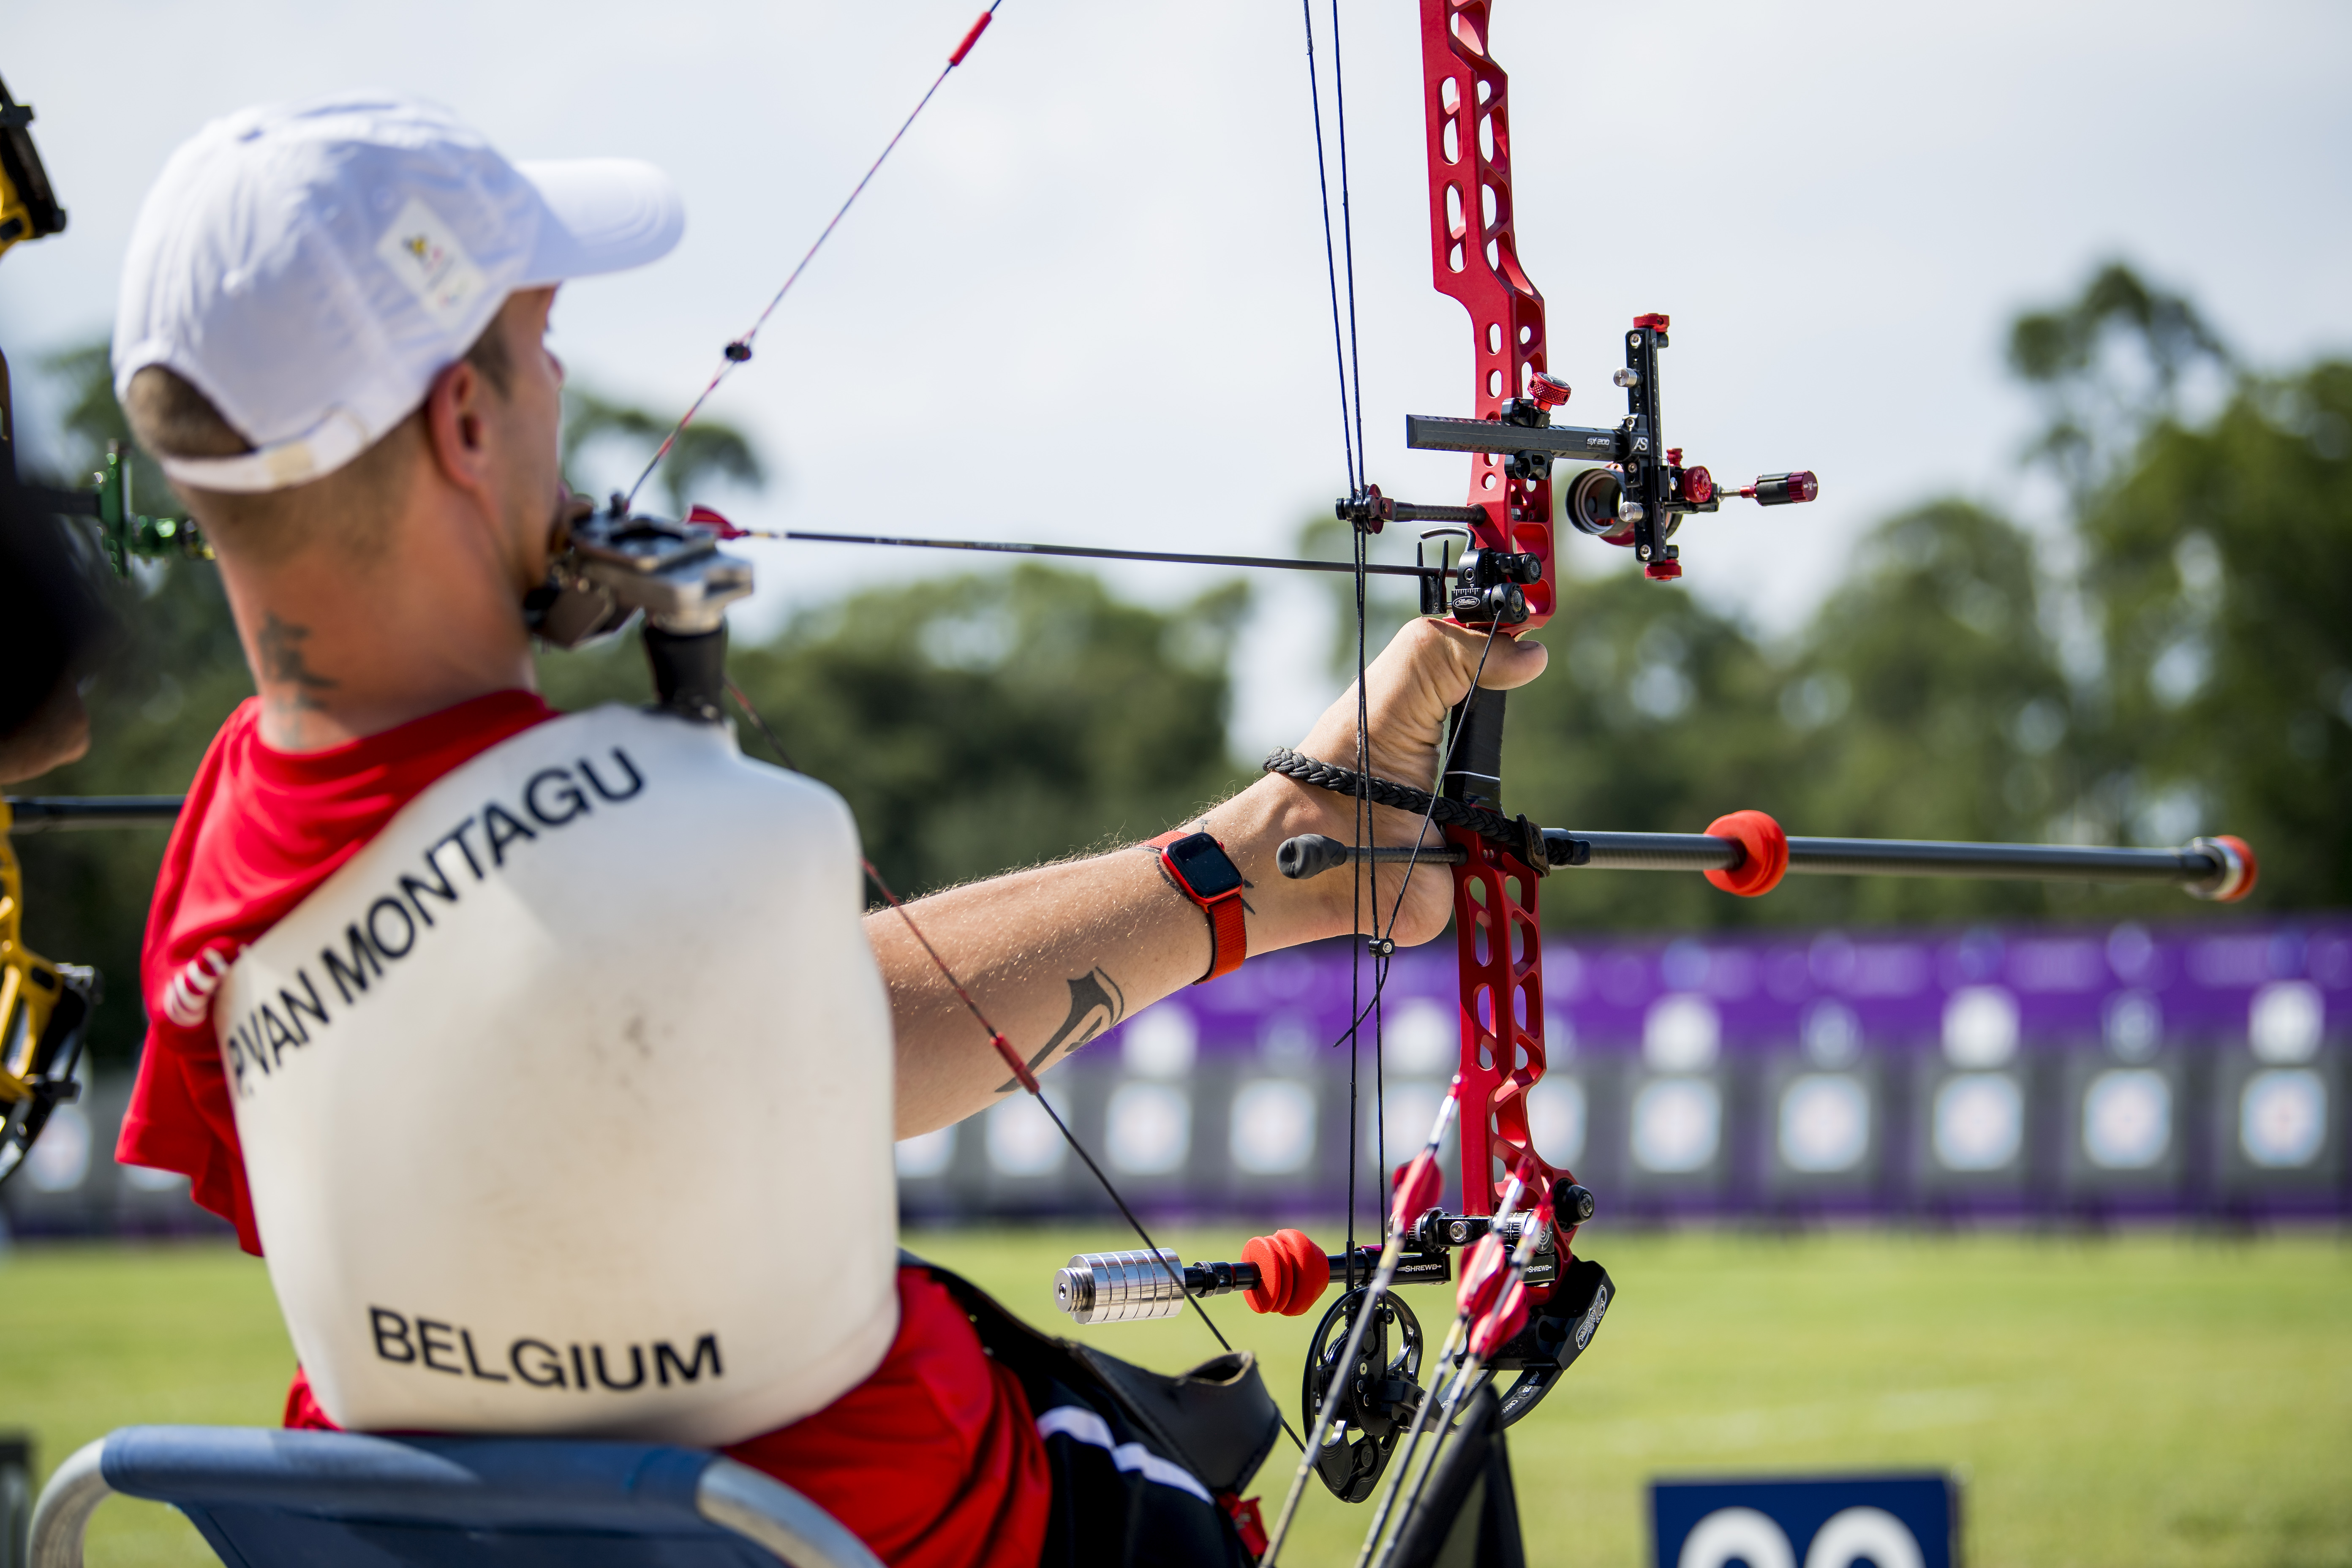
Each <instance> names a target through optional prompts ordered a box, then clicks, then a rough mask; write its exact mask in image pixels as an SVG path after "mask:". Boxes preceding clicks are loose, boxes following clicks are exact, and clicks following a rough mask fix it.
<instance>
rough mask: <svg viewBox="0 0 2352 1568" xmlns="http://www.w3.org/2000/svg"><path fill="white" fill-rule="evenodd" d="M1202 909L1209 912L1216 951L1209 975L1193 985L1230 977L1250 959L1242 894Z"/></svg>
mask: <svg viewBox="0 0 2352 1568" xmlns="http://www.w3.org/2000/svg"><path fill="white" fill-rule="evenodd" d="M1202 909H1204V910H1207V911H1208V916H1209V936H1210V940H1211V941H1213V942H1215V943H1216V951H1215V952H1213V953H1211V954H1210V955H1209V973H1206V974H1203V975H1202V976H1201V978H1200V979H1199V980H1196V981H1194V982H1193V984H1195V985H1198V984H1203V983H1205V982H1207V981H1211V980H1214V979H1216V978H1217V977H1218V976H1219V975H1222V974H1231V973H1233V972H1234V970H1236V969H1239V968H1240V967H1241V966H1242V960H1243V959H1244V958H1247V957H1248V956H1249V925H1248V922H1247V921H1244V918H1243V911H1242V896H1241V894H1240V893H1239V892H1238V891H1235V892H1231V893H1227V894H1226V895H1225V896H1224V897H1223V898H1222V899H1213V900H1210V901H1209V902H1208V903H1206V904H1203V905H1202Z"/></svg>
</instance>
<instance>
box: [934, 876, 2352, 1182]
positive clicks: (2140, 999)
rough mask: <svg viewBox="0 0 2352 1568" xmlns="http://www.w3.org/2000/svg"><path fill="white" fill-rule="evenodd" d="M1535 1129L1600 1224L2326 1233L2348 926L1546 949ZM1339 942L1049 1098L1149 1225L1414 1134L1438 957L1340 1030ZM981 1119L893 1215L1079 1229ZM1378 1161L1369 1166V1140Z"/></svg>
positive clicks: (1395, 979) (1194, 1005)
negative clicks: (1353, 1078) (1543, 1044)
mask: <svg viewBox="0 0 2352 1568" xmlns="http://www.w3.org/2000/svg"><path fill="white" fill-rule="evenodd" d="M1545 963H1546V973H1545V981H1546V993H1545V1012H1546V1014H1547V1029H1546V1034H1547V1037H1548V1039H1549V1048H1550V1059H1551V1071H1550V1073H1549V1075H1548V1077H1547V1079H1546V1080H1545V1082H1544V1083H1543V1084H1542V1085H1539V1086H1538V1089H1536V1091H1535V1093H1534V1094H1533V1095H1532V1096H1531V1097H1530V1121H1531V1124H1532V1126H1533V1128H1534V1133H1535V1142H1536V1145H1537V1147H1538V1149H1539V1150H1541V1151H1542V1152H1544V1154H1545V1155H1546V1157H1547V1158H1549V1159H1550V1160H1552V1161H1553V1162H1554V1163H1562V1164H1568V1165H1571V1166H1573V1168H1574V1169H1575V1170H1576V1171H1577V1173H1578V1174H1579V1176H1580V1178H1581V1179H1583V1180H1585V1181H1586V1183H1587V1184H1589V1185H1591V1186H1592V1187H1593V1188H1594V1190H1595V1191H1596V1192H1597V1193H1598V1194H1600V1196H1601V1203H1602V1205H1603V1212H1604V1214H1613V1215H1618V1216H1632V1217H1664V1216H1669V1215H1765V1216H1770V1215H1776V1214H1780V1215H1802V1214H1806V1213H1811V1212H1822V1213H1856V1214H1870V1213H1878V1214H1883V1215H1889V1216H1892V1217H1906V1216H1911V1217H1922V1218H1931V1219H1932V1218H1935V1217H1937V1216H1940V1215H1962V1214H1974V1213H1989V1214H2004V1213H2005V1214H2011V1215H2020V1214H2022V1215H2032V1214H2037V1213H2047V1214H2053V1215H2077V1216H2085V1217H2088V1216H2098V1215H2167V1214H2172V1215H2192V1216H2193V1215H2211V1216H2217V1217H2226V1216H2230V1215H2247V1216H2253V1215H2295V1214H2303V1215H2343V1214H2345V1213H2347V1212H2352V1205H2347V1184H2346V1171H2347V1163H2346V1160H2345V1157H2344V1146H2345V1132H2346V1118H2345V1101H2346V1092H2345V1091H2346V1087H2347V1085H2346V1081H2345V1058H2346V1056H2347V1049H2346V1045H2347V1037H2352V918H2347V917H2341V916H2336V917H2326V918H2317V919H2309V920H2298V921H2228V922H2223V921H2203V922H2198V923H2193V924H2191V923H2184V924H2181V925H2179V926H2162V925H2147V926H2144V925H2141V924H2138V923H2125V924H2120V925H2114V926H2104V927H2096V928H2087V927H2086V928H2046V927H2007V928H1997V927H1979V928H1973V929H1969V930H1965V931H1870V932H1861V933H1844V932H1838V931H1815V932H1793V933H1777V934H1770V935H1758V936H1737V937H1710V938H1690V937H1682V938H1672V939H1650V940H1643V939H1626V940H1607V939H1596V938H1589V937H1585V938H1580V937H1572V936H1571V937H1556V938H1552V939H1549V940H1548V941H1547V942H1546V951H1545ZM1361 984H1362V986H1363V987H1365V988H1367V989H1362V990H1360V989H1359V983H1358V979H1357V976H1356V974H1355V966H1354V963H1353V962H1352V960H1351V957H1350V955H1349V952H1348V950H1347V949H1346V947H1344V946H1342V945H1338V944H1334V945H1332V946H1328V947H1324V948H1319V949H1311V950H1303V951H1300V952H1290V953H1277V954H1273V955H1269V956H1267V957H1265V958H1260V959H1254V960H1252V961H1251V962H1250V963H1247V964H1246V965H1244V967H1243V968H1242V969H1241V970H1240V971H1238V972H1236V973H1234V974H1233V975H1230V976H1228V977H1227V978H1225V979H1224V980H1222V981H1220V982H1218V983H1217V984H1213V985H1207V986H1202V987H1199V988H1197V989H1195V990H1192V991H1188V992H1185V993H1183V994H1180V995H1178V996H1175V997H1171V998H1170V999H1169V1000H1168V1001H1166V1002H1163V1003H1161V1004H1160V1005H1157V1006H1154V1007H1150V1008H1147V1009H1145V1010H1143V1011H1142V1012H1141V1013H1139V1014H1138V1015H1137V1016H1134V1017H1132V1018H1130V1019H1129V1020H1127V1021H1126V1022H1125V1023H1124V1024H1122V1025H1121V1026H1118V1027H1117V1028H1113V1029H1109V1030H1108V1031H1107V1032H1106V1033H1104V1034H1103V1035H1102V1036H1101V1037H1100V1038H1098V1039H1097V1040H1096V1041H1095V1042H1094V1043H1093V1044H1091V1045H1089V1046H1088V1047H1086V1049H1085V1050H1083V1051H1082V1052H1080V1053H1079V1054H1078V1056H1077V1057H1076V1058H1073V1059H1072V1060H1071V1061H1070V1062H1069V1063H1068V1064H1067V1065H1066V1066H1065V1067H1063V1068H1060V1069H1058V1070H1057V1071H1056V1072H1055V1073H1054V1074H1052V1075H1050V1076H1049V1078H1048V1079H1047V1080H1046V1082H1047V1087H1048V1091H1049V1093H1051V1094H1052V1095H1053V1096H1054V1097H1055V1100H1056V1101H1057V1102H1058V1103H1060V1104H1061V1105H1062V1106H1063V1107H1064V1108H1065V1109H1066V1111H1067V1113H1068V1114H1070V1115H1071V1117H1072V1118H1073V1120H1074V1123H1075V1125H1076V1127H1077V1129H1078V1131H1080V1133H1081V1136H1083V1137H1084V1138H1086V1140H1087V1145H1088V1147H1089V1149H1091V1150H1093V1151H1095V1152H1097V1154H1098V1156H1099V1157H1101V1158H1103V1159H1104V1161H1105V1163H1107V1164H1108V1166H1109V1167H1110V1168H1111V1170H1112V1172H1113V1173H1114V1175H1115V1176H1116V1177H1118V1179H1119V1181H1120V1184H1121V1187H1122V1189H1123V1190H1132V1191H1133V1192H1135V1193H1136V1194H1138V1195H1139V1196H1140V1197H1141V1198H1142V1199H1143V1201H1145V1202H1146V1203H1148V1204H1150V1205H1151V1206H1154V1207H1156V1208H1159V1209H1160V1210H1163V1211H1169V1210H1182V1211H1196V1212H1207V1211H1238V1212H1244V1213H1248V1214H1253V1215H1262V1214H1269V1213H1271V1214H1299V1215H1311V1214H1316V1213H1318V1212H1319V1213H1327V1214H1328V1213H1329V1212H1331V1211H1332V1210H1333V1209H1335V1208H1336V1207H1337V1206H1338V1205H1339V1203H1340V1202H1341V1199H1342V1195H1343V1194H1344V1193H1345V1191H1346V1187H1347V1176H1348V1171H1349V1147H1348V1145H1349V1128H1350V1126H1351V1125H1352V1126H1353V1127H1354V1128H1355V1130H1356V1134H1357V1136H1356V1142H1357V1151H1356V1160H1357V1165H1356V1169H1357V1170H1358V1172H1359V1173H1360V1176H1361V1177H1368V1176H1369V1173H1370V1172H1372V1171H1374V1170H1375V1169H1377V1168H1379V1167H1378V1165H1377V1163H1376V1162H1377V1161H1378V1160H1379V1159H1381V1158H1383V1157H1385V1158H1386V1159H1387V1160H1388V1161H1389V1162H1390V1163H1394V1162H1395V1161H1396V1160H1399V1159H1402V1158H1403V1157H1404V1155H1405V1153H1406V1152H1409V1151H1410V1149H1411V1148H1412V1146H1414V1145H1417V1144H1418V1142H1419V1141H1420V1139H1421V1137H1422V1136H1423V1133H1424V1132H1425V1131H1426V1129H1427V1126H1428V1120H1429V1116H1430V1113H1431V1111H1432V1110H1433V1108H1434V1106H1435V1104H1436V1102H1437V1099H1438V1096H1439V1094H1440V1092H1441V1091H1442V1089H1443V1086H1444V1080H1445V1079H1446V1078H1447V1076H1448V1075H1449V1074H1450V1073H1451V1071H1452V1069H1453V1063H1454V1058H1455V1055H1456V1053H1457V1050H1458V1044H1457V1041H1458V1024H1457V1020H1456V1013H1455V1005H1456V1004H1455V994H1456V991H1455V981H1454V956H1453V943H1452V940H1451V938H1450V937H1449V938H1447V939H1444V940H1443V941H1441V942H1436V943H1433V944H1431V945H1430V946H1429V947H1426V948H1423V949H1421V950H1418V951H1415V952H1409V953H1405V954H1401V955H1400V956H1399V957H1398V959H1397V960H1396V963H1395V967H1394V970H1393V972H1392V973H1391V977H1390V980H1389V984H1388V987H1387V991H1386V994H1385V997H1384V1005H1383V1007H1382V1009H1381V1042H1380V1043H1381V1049H1380V1053H1379V1056H1380V1064H1379V1069H1378V1070H1379V1071H1380V1073H1381V1076H1382V1078H1383V1079H1384V1080H1385V1088H1386V1091H1387V1092H1386V1097H1385V1098H1386V1101H1387V1106H1388V1116H1387V1124H1386V1126H1385V1127H1381V1126H1379V1125H1376V1124H1375V1122H1374V1121H1373V1119H1372V1117H1371V1115H1370V1103H1371V1100H1372V1098H1373V1094H1372V1085H1373V1074H1374V1071H1375V1068H1374V1062H1373V1050H1372V1031H1371V1026H1370V1022H1369V1020H1368V1021H1367V1024H1366V1026H1365V1028H1364V1030H1363V1034H1362V1040H1361V1044H1360V1048H1359V1051H1358V1054H1357V1068H1358V1073H1359V1080H1358V1087H1357V1091H1356V1113H1355V1115H1353V1116H1352V1117H1351V1115H1350V1112H1349V1053H1348V1050H1347V1049H1346V1047H1345V1046H1344V1045H1341V1046H1339V1047H1336V1048H1335V1047H1334V1043H1333V1042H1335V1041H1338V1040H1340V1039H1341V1037H1343V1036H1344V1034H1345V1032H1346V1028H1347V1023H1348V1019H1349V1016H1351V1014H1352V1012H1353V1011H1354V1010H1355V1008H1356V1007H1357V1006H1359V1005H1360V1004H1361V1001H1362V999H1363V998H1364V997H1366V996H1368V995H1369V990H1368V987H1369V984H1370V968H1369V964H1367V965H1366V967H1365V971H1364V974H1363V977H1362V980H1361ZM1058 1145H1059V1140H1058V1138H1056V1137H1055V1135H1054V1133H1053V1130H1052V1128H1051V1127H1050V1126H1049V1125H1047V1124H1046V1123H1045V1119H1044V1117H1043V1116H1042V1115H1040V1114H1038V1113H1037V1112H1036V1111H1035V1109H1034V1107H1030V1106H1024V1105H1022V1104H1020V1103H1019V1102H1018V1101H1017V1100H1015V1101H1009V1102H1007V1103H1006V1104H1005V1105H1003V1106H1001V1107H999V1108H998V1109H997V1110H994V1111H992V1112H991V1113H989V1115H988V1116H986V1117H984V1118H978V1119H975V1120H974V1121H971V1122H968V1123H966V1124H965V1125H964V1126H963V1127H961V1128H958V1129H953V1130H950V1131H945V1132H942V1133H937V1134H933V1135H931V1136H930V1137H929V1138H927V1139H922V1140H916V1141H910V1142H908V1143H906V1144H902V1145H901V1146H900V1155H899V1167H900V1173H901V1183H902V1189H903V1192H904V1196H905V1201H906V1204H907V1206H908V1209H909V1210H910V1211H911V1212H915V1213H919V1214H953V1213H964V1214H971V1213H990V1214H1024V1213H1036V1214H1045V1213H1069V1212H1091V1211H1093V1210H1095V1209H1096V1208H1097V1207H1098V1206H1099V1203H1100V1200H1099V1199H1098V1197H1097V1194H1095V1193H1094V1192H1093V1191H1090V1190H1089V1189H1090V1188H1091V1186H1092V1183H1091V1180H1090V1178H1088V1177H1087V1175H1086V1173H1085V1172H1084V1170H1083V1168H1082V1167H1079V1166H1078V1165H1077V1164H1076V1162H1074V1161H1069V1160H1067V1159H1066V1158H1064V1157H1063V1155H1062V1154H1061V1152H1060V1150H1059V1146H1058ZM1380 1145H1384V1147H1380Z"/></svg>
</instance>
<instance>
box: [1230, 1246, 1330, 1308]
mask: <svg viewBox="0 0 2352 1568" xmlns="http://www.w3.org/2000/svg"><path fill="white" fill-rule="evenodd" d="M1242 1261H1243V1262H1244V1263H1254V1264H1255V1265H1256V1266H1257V1283H1256V1284H1255V1285H1253V1286H1251V1287H1250V1288H1249V1289H1246V1290H1244V1291H1243V1292H1242V1300H1244V1301H1246V1302H1248V1303H1249V1310H1251V1311H1253V1312H1280V1313H1281V1314H1282V1315H1283V1316H1284V1317H1286V1318H1296V1317H1298V1316H1300V1315H1301V1314H1303V1313H1304V1312H1306V1310H1307V1309H1308V1308H1310V1307H1312V1306H1314V1305H1315V1303H1316V1301H1317V1300H1319V1299H1320V1298H1321V1296H1322V1294H1323V1287H1325V1286H1326V1285H1328V1284H1329V1283H1331V1259H1330V1258H1328V1256H1326V1255H1325V1253H1324V1251H1323V1249H1322V1248H1321V1247H1318V1246H1316V1245H1315V1244H1314V1243H1313V1242H1312V1241H1310V1240H1308V1239H1307V1233H1306V1232H1304V1231H1297V1230H1277V1231H1276V1232H1275V1233H1274V1234H1273V1235H1272V1236H1253V1237H1250V1238H1249V1241H1248V1242H1247V1243H1246V1244H1245V1245H1244V1247H1242Z"/></svg>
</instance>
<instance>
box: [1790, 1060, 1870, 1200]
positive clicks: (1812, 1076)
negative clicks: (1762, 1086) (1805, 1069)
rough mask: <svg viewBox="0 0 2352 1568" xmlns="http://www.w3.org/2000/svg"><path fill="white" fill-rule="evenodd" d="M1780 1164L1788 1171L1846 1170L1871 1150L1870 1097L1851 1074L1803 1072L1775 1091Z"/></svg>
mask: <svg viewBox="0 0 2352 1568" xmlns="http://www.w3.org/2000/svg"><path fill="white" fill-rule="evenodd" d="M1869 1152H1870V1093H1869V1090H1868V1089H1866V1088H1865V1087H1864V1084H1863V1081H1862V1079H1859V1078H1856V1077H1854V1076H1853V1074H1852V1073H1806V1074H1804V1075H1802V1076H1801V1077H1799V1078H1797V1079H1792V1080H1790V1084H1789V1087H1788V1088H1787V1089H1783V1090H1782V1091H1781V1093H1780V1160H1781V1163H1784V1164H1786V1165H1787V1166H1788V1167H1789V1168H1790V1170H1792V1171H1802V1172H1805V1173H1808V1174H1815V1175H1826V1174H1830V1173H1835V1172H1840V1171H1851V1170H1853V1169H1854V1168H1855V1167H1856V1166H1858V1165H1860V1164H1861V1163H1862V1161H1863V1156H1864V1155H1865V1154H1867V1153H1869Z"/></svg>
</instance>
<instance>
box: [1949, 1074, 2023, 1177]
mask: <svg viewBox="0 0 2352 1568" xmlns="http://www.w3.org/2000/svg"><path fill="white" fill-rule="evenodd" d="M1932 1128H1933V1131H1932V1133H1931V1136H1932V1138H1933V1142H1934V1147H1935V1151H1936V1160H1937V1163H1939V1164H1941V1165H1942V1166H1943V1167H1944V1169H1946V1170H1948V1171H1998V1170H2001V1169H2003V1168H2005V1167H2007V1166H2009V1165H2011V1164H2012V1163H2015V1161H2016V1159H2017V1156H2018V1152H2019V1151H2020V1150H2021V1148H2022V1147H2023V1145H2024V1142H2025V1096H2024V1093H2023V1092H2022V1091H2021V1089H2019V1087H2018V1082H2017V1079H2014V1078H2011V1076H2010V1075H2009V1074H2007V1073H2001V1072H1964V1073H1958V1074H1955V1075H1954V1076H1953V1077H1951V1078H1949V1079H1945V1080H1944V1083H1943V1085H1942V1086H1941V1087H1940V1088H1938V1089H1937V1090H1936V1102H1935V1109H1934V1113H1933V1117H1932Z"/></svg>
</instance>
